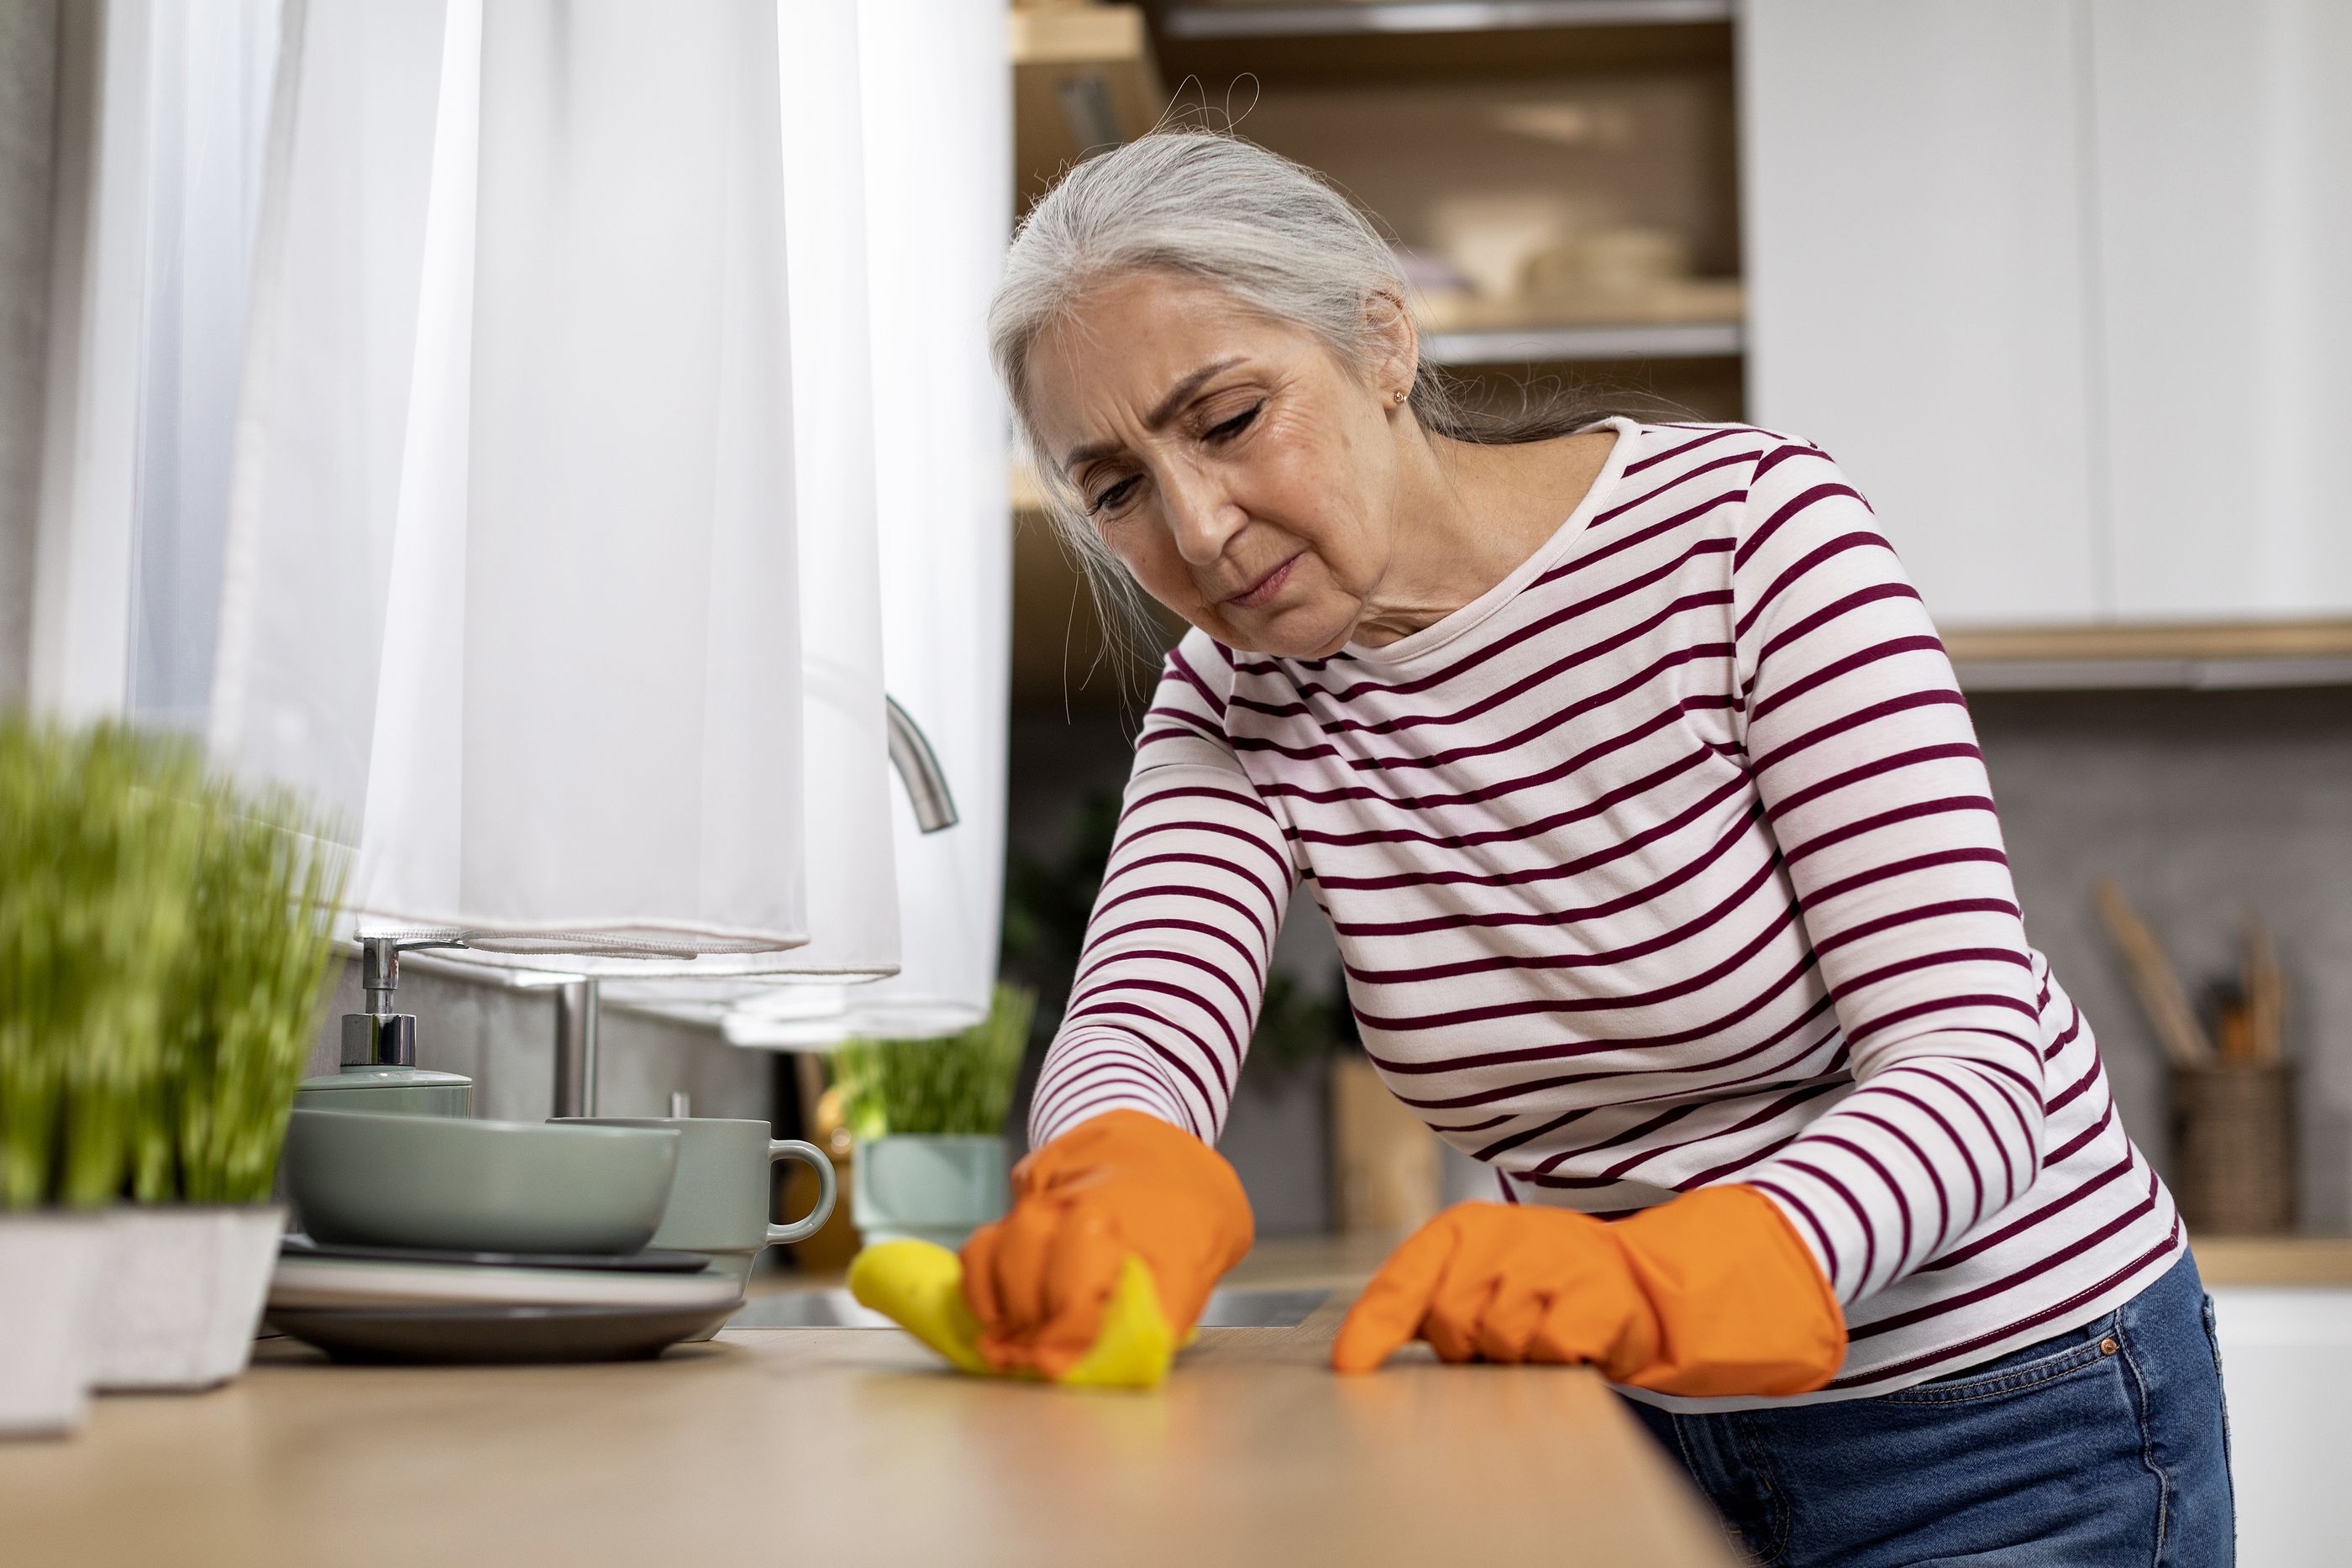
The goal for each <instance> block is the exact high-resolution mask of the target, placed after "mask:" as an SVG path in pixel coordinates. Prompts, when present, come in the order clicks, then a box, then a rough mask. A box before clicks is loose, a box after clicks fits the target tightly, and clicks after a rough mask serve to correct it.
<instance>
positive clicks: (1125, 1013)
mask: <svg viewBox="0 0 2352 1568" xmlns="http://www.w3.org/2000/svg"><path fill="white" fill-rule="evenodd" d="M1162 989H1166V988H1164V987H1163V988H1162ZM1088 1018H1137V1019H1147V1020H1149V1021H1150V1022H1152V1023H1156V1024H1160V1025H1161V1026H1163V1027H1165V1028H1168V1029H1171V1030H1175V1031H1176V1032H1177V1033H1178V1034H1181V1035H1182V1036H1183V1037H1184V1038H1185V1039H1186V1040H1189V1041H1191V1042H1192V1046H1193V1048H1194V1049H1195V1050H1197V1051H1199V1052H1200V1053H1201V1058H1202V1060H1204V1061H1207V1062H1208V1064H1209V1067H1210V1070H1211V1071H1213V1072H1214V1073H1215V1074H1216V1075H1217V1092H1215V1093H1213V1094H1212V1093H1210V1092H1209V1085H1208V1084H1207V1083H1206V1082H1204V1081H1203V1080H1202V1077H1201V1075H1200V1074H1199V1073H1197V1072H1195V1071H1192V1063H1191V1062H1190V1061H1186V1060H1185V1059H1184V1058H1183V1057H1182V1056H1180V1055H1178V1054H1177V1053H1176V1052H1175V1051H1171V1050H1170V1049H1169V1048H1168V1047H1166V1046H1164V1045H1162V1044H1160V1041H1158V1040H1154V1039H1152V1038H1151V1037H1150V1035H1148V1034H1146V1033H1144V1032H1143V1031H1142V1030H1134V1031H1132V1032H1133V1033H1134V1035H1135V1038H1136V1039H1138V1040H1141V1041H1142V1042H1143V1043H1144V1044H1145V1045H1147V1046H1149V1047H1150V1049H1151V1052H1152V1054H1153V1055H1155V1056H1157V1057H1159V1058H1160V1060H1161V1061H1165V1062H1167V1063H1168V1064H1169V1065H1170V1066H1171V1067H1173V1068H1174V1069H1176V1071H1179V1072H1181V1073H1182V1074H1183V1075H1184V1076H1185V1078H1186V1079H1187V1080H1188V1081H1190V1082H1191V1083H1192V1087H1193V1088H1194V1089H1197V1090H1199V1091H1200V1093H1201V1103H1202V1104H1204V1105H1223V1104H1224V1103H1225V1102H1226V1101H1227V1099H1228V1098H1229V1097H1230V1096H1231V1095H1232V1093H1233V1088H1234V1082H1233V1078H1232V1077H1231V1075H1230V1074H1228V1073H1227V1072H1226V1071H1225V1064H1224V1063H1223V1061H1220V1060H1219V1059H1218V1056H1217V1053H1216V1052H1215V1051H1212V1050H1210V1049H1209V1042H1208V1041H1206V1040H1202V1038H1201V1037H1200V1036H1199V1035H1197V1034H1194V1033H1193V1032H1192V1030H1189V1029H1186V1028H1185V1027H1184V1026H1183V1025H1181V1024H1179V1023H1171V1022H1170V1021H1169V1019H1166V1018H1163V1017H1162V1016H1160V1014H1158V1013H1155V1012H1153V1011H1152V1010H1151V1009H1149V1008H1147V1007H1144V1006H1143V1005H1142V1004H1140V1003H1139V1002H1121V1001H1104V1002H1093V1003H1089V1004H1088V1005H1087V1006H1086V1007H1083V1008H1072V1009H1069V1010H1068V1011H1066V1012H1065V1013H1063V1015H1062V1021H1063V1022H1064V1024H1065V1025H1067V1024H1069V1023H1071V1022H1074V1021H1076V1020H1077V1019H1088ZM1235 1065H1239V1064H1238V1063H1236V1064H1235Z"/></svg>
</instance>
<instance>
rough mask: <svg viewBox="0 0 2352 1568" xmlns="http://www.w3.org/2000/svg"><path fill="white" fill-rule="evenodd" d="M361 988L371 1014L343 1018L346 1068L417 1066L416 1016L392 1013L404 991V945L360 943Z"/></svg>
mask: <svg viewBox="0 0 2352 1568" xmlns="http://www.w3.org/2000/svg"><path fill="white" fill-rule="evenodd" d="M360 988H361V989H362V990H363V991H364V992H366V994H367V1011H365V1012H363V1013H345V1014H344V1015H343V1065H344V1066H345V1067H414V1066H415V1065H416V1015H415V1014H414V1013H400V1012H394V1011H393V1010H392V997H393V993H394V991H396V990H398V989H399V988H400V944H399V943H398V942H397V941H395V940H394V938H392V937H390V936H366V937H362V938H361V940H360Z"/></svg>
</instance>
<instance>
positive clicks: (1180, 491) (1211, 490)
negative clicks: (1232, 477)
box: [1160, 480, 1248, 566]
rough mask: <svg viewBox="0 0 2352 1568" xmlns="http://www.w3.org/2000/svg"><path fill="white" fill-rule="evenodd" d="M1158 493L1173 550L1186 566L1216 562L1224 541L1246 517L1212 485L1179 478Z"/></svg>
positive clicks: (1239, 508) (1246, 515) (1239, 527)
mask: <svg viewBox="0 0 2352 1568" xmlns="http://www.w3.org/2000/svg"><path fill="white" fill-rule="evenodd" d="M1160 494H1161V496H1162V497H1163V498H1164V502H1165V505H1166V507H1167V518H1168V530H1169V532H1170V533H1171V534H1172V535H1174V536H1175V539H1176V551H1177V553H1178V554H1179V555H1181V556H1182V557H1183V558H1184V560H1185V563H1186V564H1187V565H1189V566H1213V565H1214V564H1216V562H1217V560H1218V559H1219V558H1221V557H1222V556H1223V554H1224V553H1225V544H1226V541H1228V540H1229V539H1231V538H1233V537H1234V535H1235V534H1236V533H1238V532H1240V531H1241V527H1242V524H1243V523H1244V522H1245V521H1247V520H1248V514H1247V513H1245V512H1244V511H1243V510H1242V508H1241V507H1238V506H1236V505H1234V502H1233V500H1232V499H1231V498H1230V497H1227V496H1226V495H1225V494H1224V493H1223V490H1221V489H1220V488H1218V487H1217V486H1213V485H1208V484H1203V483H1202V482H1200V481H1197V480H1195V481H1192V482H1191V483H1189V484H1188V483H1184V482H1181V481H1180V482H1178V483H1176V484H1172V485H1165V486H1163V487H1162V489H1161V491H1160Z"/></svg>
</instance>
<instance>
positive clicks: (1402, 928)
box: [1331, 811, 1769, 937]
mask: <svg viewBox="0 0 2352 1568" xmlns="http://www.w3.org/2000/svg"><path fill="white" fill-rule="evenodd" d="M1755 821H1756V814H1755V812H1753V811H1750V812H1749V814H1748V817H1747V818H1745V819H1744V820H1743V821H1739V822H1738V823H1737V824H1735V825H1734V826H1733V827H1732V829H1731V831H1729V832H1727V833H1726V834H1724V835H1723V836H1722V837H1721V838H1719V839H1717V841H1715V842H1714V843H1712V844H1710V845H1708V846H1707V847H1706V849H1705V850H1703V851H1701V852H1700V853H1699V855H1698V857H1697V858H1696V859H1695V860H1692V861H1690V862H1686V863H1685V864H1684V865H1682V866H1680V867H1678V868H1676V869H1675V871H1673V872H1670V873H1667V874H1666V876H1664V878H1662V879H1661V880H1659V881H1657V882H1654V883H1650V884H1649V885H1648V886H1646V887H1642V888H1636V889H1633V890H1631V891H1629V892H1626V893H1622V894H1618V895H1617V896H1615V897H1613V898H1611V899H1608V900H1605V901H1603V902H1602V903H1600V904H1584V905H1581V906H1580V907H1577V908H1573V909H1558V908H1555V909H1537V910H1523V911H1513V910H1506V911H1498V912H1496V913H1492V914H1486V915H1465V914H1452V913H1449V914H1445V915H1431V916H1428V917H1427V918H1424V919H1421V920H1394V921H1380V922H1374V921H1361V920H1340V919H1338V918H1336V917H1335V918H1334V919H1333V920H1332V922H1331V928H1332V930H1334V931H1336V932H1338V933H1339V935H1340V936H1366V937H1370V936H1426V935H1428V934H1429V933H1431V932H1434V931H1461V930H1493V929H1496V928H1498V927H1504V926H1519V925H1573V924H1575V923H1576V922H1578V921H1580V920H1598V919H1601V918H1603V917H1605V916H1607V915H1615V914H1618V913H1620V912H1621V911H1623V910H1627V909H1634V908H1638V907H1640V906H1641V905H1643V904H1649V903H1652V902H1654V901H1655V900H1656V899H1658V898H1660V897H1663V896H1664V894H1668V893H1671V892H1673V891H1674V890H1675V888H1677V887H1680V886H1681V885H1682V884H1683V883H1686V882H1689V881H1691V880H1692V879H1693V878H1695V877H1697V876H1699V875H1701V874H1702V873H1705V872H1706V870H1707V868H1709V867H1710V866H1712V865H1714V864H1715V863H1716V862H1717V861H1718V860H1721V859H1722V858H1723V856H1724V855H1725V854H1727V852H1729V851H1730V850H1731V849H1732V847H1733V846H1734V845H1736V844H1738V843H1739V842H1741V841H1743V840H1748V839H1749V838H1750V834H1749V831H1748V830H1749V829H1750V827H1752V826H1753V825H1754V823H1755ZM1767 863H1769V862H1767Z"/></svg>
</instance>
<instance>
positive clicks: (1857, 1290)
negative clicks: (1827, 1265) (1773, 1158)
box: [1776, 1138, 1878, 1299]
mask: <svg viewBox="0 0 2352 1568" xmlns="http://www.w3.org/2000/svg"><path fill="white" fill-rule="evenodd" d="M1797 1142H1798V1143H1799V1144H1802V1143H1803V1142H1804V1140H1803V1139H1802V1138H1800V1139H1798V1140H1797ZM1776 1163H1778V1164H1780V1165H1783V1166H1788V1167H1789V1169H1790V1170H1792V1171H1802V1172H1804V1173H1805V1175H1807V1176H1811V1177H1812V1178H1813V1179H1814V1180H1815V1181H1818V1182H1820V1183H1821V1184H1822V1186H1826V1187H1828V1188H1829V1189H1830V1190H1831V1191H1832V1192H1833V1193H1835V1194H1837V1195H1838V1197H1841V1198H1843V1200H1844V1201H1845V1206H1846V1207H1848V1208H1850V1209H1852V1210H1853V1222H1854V1226H1855V1228H1857V1229H1859V1230H1860V1231H1861V1232H1862V1275H1861V1277H1860V1278H1859V1279H1858V1280H1856V1281H1854V1291H1853V1293H1854V1294H1855V1295H1857V1296H1858V1295H1861V1294H1862V1293H1863V1292H1864V1291H1866V1290H1868V1289H1869V1288H1870V1276H1871V1274H1872V1273H1873V1272H1874V1270H1876V1268H1877V1266H1878V1237H1877V1234H1876V1232H1875V1231H1874V1230H1873V1229H1872V1228H1871V1224H1870V1215H1869V1213H1868V1212H1867V1211H1866V1210H1864V1207H1862V1201H1861V1199H1859V1198H1857V1197H1854V1196H1853V1190H1852V1189H1851V1188H1849V1187H1848V1186H1846V1185H1845V1183H1843V1182H1842V1181H1840V1180H1838V1178H1837V1177H1835V1176H1832V1175H1831V1174H1830V1173H1829V1172H1827V1171H1825V1170H1823V1169H1822V1168H1821V1167H1820V1166H1815V1165H1811V1164H1809V1163H1807V1162H1806V1161H1804V1160H1800V1159H1793V1158H1791V1157H1790V1156H1789V1155H1781V1156H1780V1160H1779V1161H1778V1162H1776ZM1830 1282H1831V1284H1832V1285H1835V1284H1836V1282H1837V1279H1836V1276H1835V1275H1832V1276H1831V1280H1830ZM1840 1296H1841V1299H1846V1298H1844V1296H1843V1292H1840Z"/></svg>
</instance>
